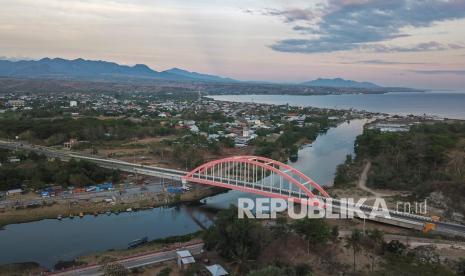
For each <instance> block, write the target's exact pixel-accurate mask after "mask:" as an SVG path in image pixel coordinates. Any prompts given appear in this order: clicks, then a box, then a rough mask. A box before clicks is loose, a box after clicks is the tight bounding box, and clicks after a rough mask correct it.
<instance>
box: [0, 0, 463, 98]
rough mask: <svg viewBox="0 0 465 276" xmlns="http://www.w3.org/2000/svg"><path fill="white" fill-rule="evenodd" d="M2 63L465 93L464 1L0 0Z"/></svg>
mask: <svg viewBox="0 0 465 276" xmlns="http://www.w3.org/2000/svg"><path fill="white" fill-rule="evenodd" d="M0 4H1V6H0V56H1V57H2V58H8V59H38V58H42V57H62V58H73V59H74V58H85V59H101V60H108V61H115V62H118V63H122V64H129V65H132V64H137V63H144V64H147V65H149V66H150V67H151V68H152V69H154V70H157V71H160V70H165V69H169V68H172V67H179V68H183V69H187V70H191V71H197V72H202V73H209V74H218V75H222V76H228V77H232V78H236V79H239V80H264V81H277V82H296V81H305V80H311V79H315V78H319V77H324V78H333V77H343V78H347V79H354V80H358V81H372V82H375V83H378V84H381V85H389V86H410V87H417V88H433V89H440V88H443V89H454V90H461V91H465V0H450V1H445V0H444V1H443V0H423V1H421V0H418V1H413V0H412V1H407V0H327V1H325V0H322V1H309V0H307V1H300V0H293V1H278V0H256V1H252V0H231V1H230V0H222V1H218V0H0Z"/></svg>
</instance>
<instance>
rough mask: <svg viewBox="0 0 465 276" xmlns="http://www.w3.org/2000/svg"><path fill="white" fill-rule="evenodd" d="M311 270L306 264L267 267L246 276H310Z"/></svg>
mask: <svg viewBox="0 0 465 276" xmlns="http://www.w3.org/2000/svg"><path fill="white" fill-rule="evenodd" d="M311 275H313V274H312V268H311V267H310V266H309V265H307V264H298V265H295V266H289V265H286V266H283V265H281V266H280V265H269V266H266V267H264V268H262V269H257V270H253V271H250V272H249V273H247V276H311Z"/></svg>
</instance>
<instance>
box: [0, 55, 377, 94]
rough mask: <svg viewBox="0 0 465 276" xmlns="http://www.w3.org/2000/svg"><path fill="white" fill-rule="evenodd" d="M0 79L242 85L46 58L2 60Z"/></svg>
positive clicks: (179, 72)
mask: <svg viewBox="0 0 465 276" xmlns="http://www.w3.org/2000/svg"><path fill="white" fill-rule="evenodd" d="M0 76H1V77H16V78H55V79H61V78H64V79H86V80H96V79H105V80H129V79H147V80H164V81H191V82H217V83H220V82H221V83H237V82H240V81H238V80H234V79H231V78H225V77H220V76H215V75H208V74H202V73H197V72H190V71H187V70H183V69H179V68H172V69H169V70H166V71H155V70H153V69H151V68H149V67H148V66H147V65H145V64H136V65H134V66H128V65H120V64H117V63H115V62H108V61H101V60H84V59H82V58H78V59H74V60H68V59H62V58H53V59H51V58H43V59H40V60H21V61H11V60H0ZM298 85H303V86H318V87H334V88H344V87H347V88H369V89H372V88H380V86H378V85H376V84H373V83H370V82H357V81H353V80H344V79H341V78H335V79H317V80H313V81H307V82H303V83H299V84H298Z"/></svg>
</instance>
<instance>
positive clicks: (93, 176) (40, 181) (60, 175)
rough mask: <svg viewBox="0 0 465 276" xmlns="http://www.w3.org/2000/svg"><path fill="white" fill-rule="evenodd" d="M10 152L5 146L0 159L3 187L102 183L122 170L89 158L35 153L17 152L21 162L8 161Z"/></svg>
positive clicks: (1, 185)
mask: <svg viewBox="0 0 465 276" xmlns="http://www.w3.org/2000/svg"><path fill="white" fill-rule="evenodd" d="M10 155H11V152H8V151H5V150H2V151H1V153H0V156H1V157H0V160H1V162H2V166H1V167H0V190H1V191H5V190H9V189H15V188H26V189H31V190H37V189H41V188H44V187H46V186H48V185H61V186H63V187H67V186H74V187H85V186H88V185H94V184H98V183H102V182H104V181H117V180H118V179H119V173H118V172H117V171H112V170H109V169H105V168H101V167H99V166H97V165H96V164H93V163H90V162H87V161H78V160H74V159H72V160H70V161H69V162H62V161H59V160H48V159H47V158H46V157H45V156H43V155H37V154H35V153H28V154H26V153H17V154H16V156H17V157H18V158H20V159H21V162H19V163H8V161H7V160H6V159H7V156H10Z"/></svg>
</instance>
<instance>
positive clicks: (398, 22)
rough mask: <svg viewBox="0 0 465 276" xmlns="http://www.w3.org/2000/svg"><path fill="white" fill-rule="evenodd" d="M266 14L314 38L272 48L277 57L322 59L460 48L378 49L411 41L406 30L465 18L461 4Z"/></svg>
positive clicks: (389, 4)
mask: <svg viewBox="0 0 465 276" xmlns="http://www.w3.org/2000/svg"><path fill="white" fill-rule="evenodd" d="M320 9H321V10H320ZM266 14H268V15H273V16H280V17H283V20H284V21H285V22H287V23H290V24H295V26H294V30H296V31H299V32H301V33H306V34H308V35H312V37H311V38H308V39H284V40H281V41H278V42H276V43H275V44H273V45H272V46H271V48H272V49H274V50H276V51H282V52H300V53H320V52H335V51H344V50H354V49H362V50H369V51H375V52H417V51H440V50H448V49H459V48H463V46H461V45H457V44H444V43H439V42H434V41H433V42H428V43H421V44H418V45H414V46H412V47H397V46H387V45H384V44H380V43H382V42H385V41H389V40H392V39H395V38H399V37H406V36H409V34H407V33H404V30H405V29H406V28H407V27H414V28H418V27H429V26H432V25H433V24H434V23H436V22H441V21H446V20H454V19H461V18H465V1H464V0H389V1H386V0H329V2H328V4H327V5H326V6H324V7H320V8H317V9H316V12H315V11H313V10H311V9H288V10H281V11H278V10H273V11H268V12H267V13H266ZM316 17H318V18H316ZM314 36H316V37H314Z"/></svg>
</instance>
